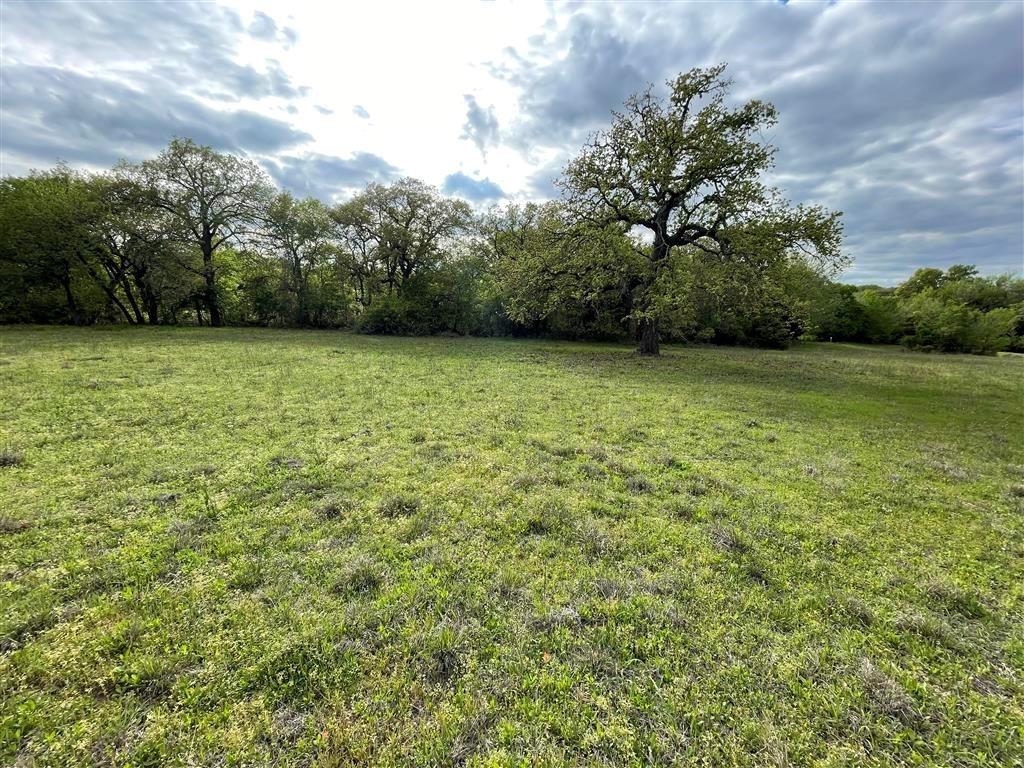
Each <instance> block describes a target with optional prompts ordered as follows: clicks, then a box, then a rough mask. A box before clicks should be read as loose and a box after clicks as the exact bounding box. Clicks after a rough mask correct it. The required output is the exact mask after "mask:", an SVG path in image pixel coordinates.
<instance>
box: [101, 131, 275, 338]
mask: <svg viewBox="0 0 1024 768" xmlns="http://www.w3.org/2000/svg"><path fill="white" fill-rule="evenodd" d="M121 170H122V172H123V173H124V174H125V175H127V176H129V177H130V178H132V179H134V180H135V181H136V182H137V183H139V184H140V185H141V186H143V187H145V188H147V189H149V190H151V197H150V201H151V204H152V205H153V206H155V207H156V208H159V209H160V210H162V211H164V212H165V213H166V214H167V215H168V217H169V225H170V232H171V233H172V234H173V236H174V237H175V238H176V239H177V240H178V241H179V242H181V243H182V244H185V245H188V246H191V247H195V248H197V249H198V250H199V252H200V254H201V256H202V264H201V266H200V267H199V274H200V276H201V277H202V280H203V291H202V301H203V304H204V305H205V307H206V310H207V312H208V313H209V316H210V324H211V325H214V326H219V325H223V316H222V311H221V302H220V298H219V296H218V292H217V265H216V262H215V255H216V253H217V252H218V250H219V249H220V248H222V247H223V246H224V245H225V244H228V243H230V242H232V241H235V242H240V241H241V240H242V239H243V238H244V237H246V236H251V235H253V234H255V232H256V227H257V225H258V224H259V223H260V222H261V221H262V219H263V215H264V211H265V210H266V206H267V204H268V202H269V200H270V197H271V196H272V194H273V186H272V185H271V183H270V180H269V179H268V177H267V175H266V174H265V173H264V172H263V170H262V169H261V168H260V167H259V166H258V165H256V163H254V162H252V161H251V160H247V159H243V158H239V157H235V156H233V155H228V154H222V153H220V152H216V151H214V150H213V149H212V148H211V147H205V146H200V145H198V144H196V143H195V142H193V141H192V140H191V139H173V140H172V141H171V143H170V145H168V147H167V149H165V150H164V151H163V152H161V153H160V154H159V155H158V156H157V157H156V158H154V159H152V160H147V161H145V162H143V163H142V164H141V165H138V166H135V167H131V166H123V167H122V169H121Z"/></svg>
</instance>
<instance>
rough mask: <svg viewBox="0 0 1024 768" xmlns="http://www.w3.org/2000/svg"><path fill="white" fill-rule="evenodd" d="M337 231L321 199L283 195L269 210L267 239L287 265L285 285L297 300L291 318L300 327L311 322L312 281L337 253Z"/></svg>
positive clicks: (266, 228)
mask: <svg viewBox="0 0 1024 768" xmlns="http://www.w3.org/2000/svg"><path fill="white" fill-rule="evenodd" d="M334 230H335V223H334V221H333V219H332V218H331V216H330V213H329V211H328V210H327V207H326V206H325V205H324V204H323V203H321V202H320V201H319V200H315V199H313V198H307V199H305V200H296V199H295V198H294V197H292V195H291V194H289V193H288V192H281V193H279V194H278V195H276V196H275V197H274V199H273V200H272V201H271V202H270V205H269V206H268V207H267V211H266V218H265V230H264V231H265V236H266V239H267V241H268V242H269V243H270V244H271V246H272V247H273V248H274V250H275V251H276V252H277V253H279V254H280V258H281V259H282V261H283V263H284V266H285V280H284V286H285V289H286V291H287V292H288V293H289V294H290V295H291V296H292V297H293V298H294V301H293V304H294V310H293V313H292V318H291V319H292V321H293V322H294V323H295V324H296V325H307V324H309V323H310V321H311V313H312V309H313V307H312V297H311V296H310V278H311V276H312V275H314V274H316V273H317V271H318V270H320V269H321V268H322V267H323V266H324V265H325V264H327V263H328V262H329V260H330V259H331V258H333V257H334V255H335V254H336V252H337V247H336V245H335V244H334V241H333V237H334Z"/></svg>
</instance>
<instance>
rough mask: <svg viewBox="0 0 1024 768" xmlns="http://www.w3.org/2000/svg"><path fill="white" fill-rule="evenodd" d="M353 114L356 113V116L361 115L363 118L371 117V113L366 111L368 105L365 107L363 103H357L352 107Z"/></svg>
mask: <svg viewBox="0 0 1024 768" xmlns="http://www.w3.org/2000/svg"><path fill="white" fill-rule="evenodd" d="M352 114H353V115H355V116H356V117H361V118H362V119H363V120H369V119H370V113H369V112H367V111H366V107H364V106H363V105H362V104H356V105H355V106H354V107H352Z"/></svg>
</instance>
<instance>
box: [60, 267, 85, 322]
mask: <svg viewBox="0 0 1024 768" xmlns="http://www.w3.org/2000/svg"><path fill="white" fill-rule="evenodd" d="M60 284H61V287H62V288H63V289H64V298H65V299H66V300H67V302H68V314H69V315H71V322H72V323H74V324H75V325H83V324H84V323H83V320H82V312H81V310H80V309H79V308H78V302H76V301H75V294H74V293H73V292H72V290H71V278H70V277H68V276H65V275H62V276H61V278H60Z"/></svg>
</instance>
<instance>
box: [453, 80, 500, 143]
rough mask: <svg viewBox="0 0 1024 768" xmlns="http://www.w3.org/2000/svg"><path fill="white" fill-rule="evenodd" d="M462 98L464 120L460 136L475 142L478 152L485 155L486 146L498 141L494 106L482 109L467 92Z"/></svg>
mask: <svg viewBox="0 0 1024 768" xmlns="http://www.w3.org/2000/svg"><path fill="white" fill-rule="evenodd" d="M463 98H465V100H466V122H465V123H464V124H463V126H462V136H461V138H463V139H469V140H470V141H472V142H473V143H474V144H476V148H477V149H479V150H480V154H482V155H483V156H484V157H486V156H487V147H489V146H491V145H492V144H496V143H497V142H498V118H497V117H495V116H494V107H488V108H487V109H484V108H483V107H482V106H480V104H479V103H478V102H477V100H476V97H475V96H473V95H472V94H469V93H467V94H466V95H465V96H464V97H463Z"/></svg>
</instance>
